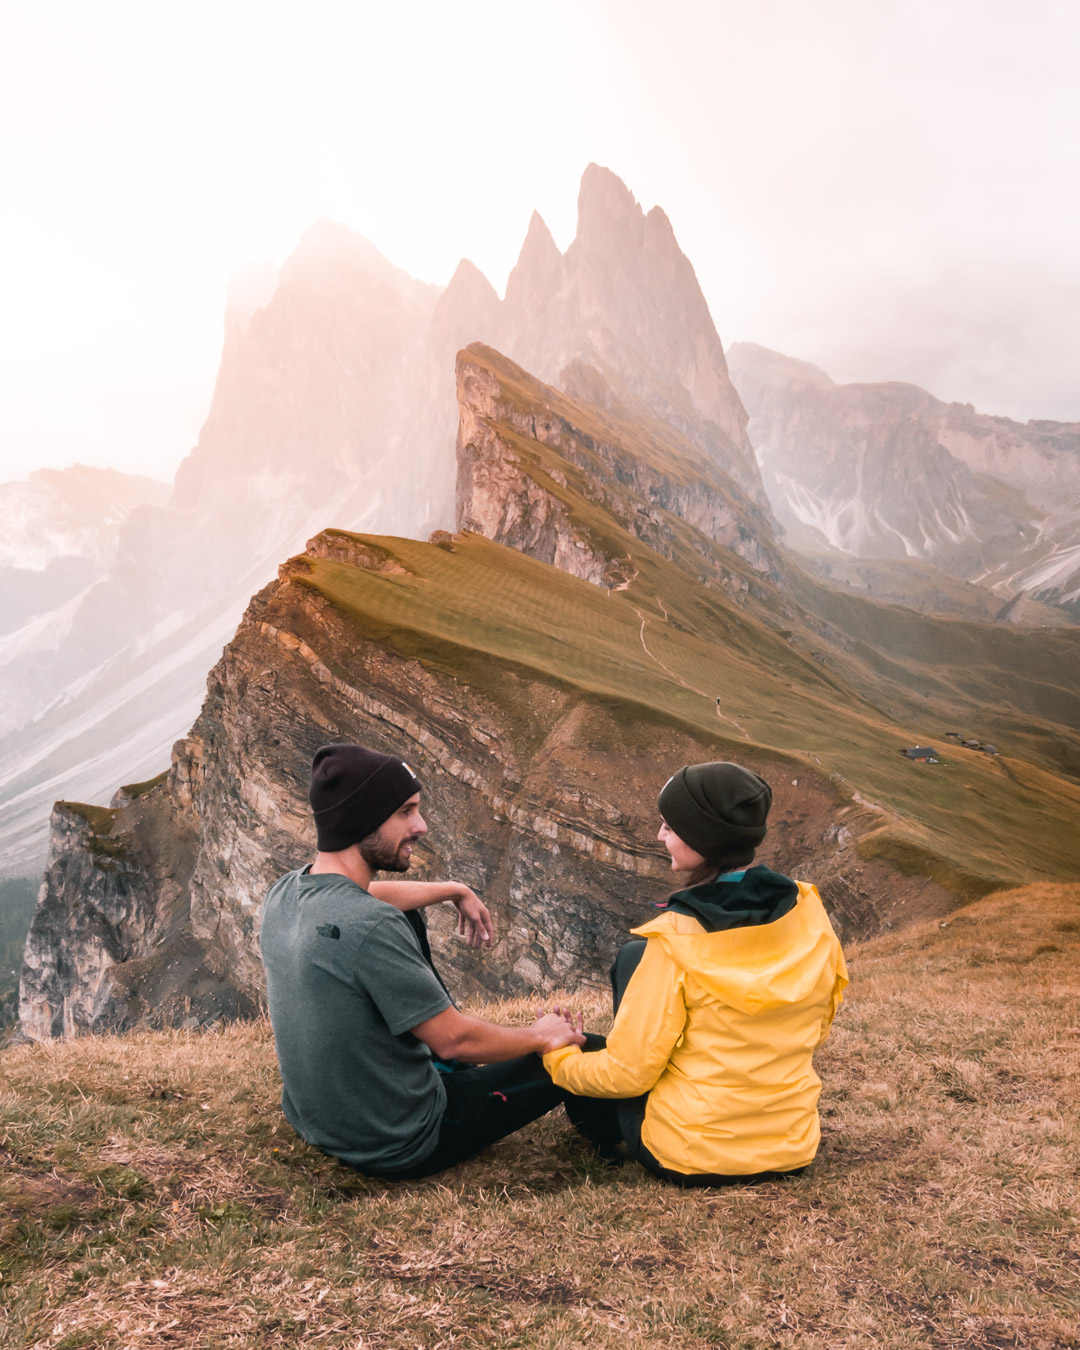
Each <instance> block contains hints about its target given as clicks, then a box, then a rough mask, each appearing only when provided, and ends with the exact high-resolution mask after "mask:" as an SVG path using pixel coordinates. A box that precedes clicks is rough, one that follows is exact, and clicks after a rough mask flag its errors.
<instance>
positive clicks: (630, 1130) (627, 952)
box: [576, 938, 806, 1187]
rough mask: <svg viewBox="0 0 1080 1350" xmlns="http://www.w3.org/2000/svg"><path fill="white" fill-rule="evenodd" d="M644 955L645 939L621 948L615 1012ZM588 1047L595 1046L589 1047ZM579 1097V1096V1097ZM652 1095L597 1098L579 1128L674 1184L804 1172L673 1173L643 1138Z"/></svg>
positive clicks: (614, 975)
mask: <svg viewBox="0 0 1080 1350" xmlns="http://www.w3.org/2000/svg"><path fill="white" fill-rule="evenodd" d="M644 955H645V939H644V938H634V939H633V941H631V942H627V943H624V944H623V946H622V947H620V948H619V951H618V954H617V955H616V957H615V960H614V961H613V962H612V965H611V1001H612V1005H613V1008H614V1011H615V1012H618V1011H619V1004H620V1003H621V1002H622V999H623V995H624V994H625V993H626V986H627V985H628V984H629V983H630V977H631V976H632V975H633V973H634V971H635V970H637V968H638V966H639V965H640V964H641V958H642V957H643V956H644ZM585 1048H586V1049H587V1050H591V1049H593V1048H594V1047H592V1046H586V1047H585ZM579 1100H580V1099H579ZM648 1100H649V1094H648V1093H647V1092H646V1093H645V1094H644V1095H643V1096H641V1097H625V1098H622V1099H621V1100H612V1099H610V1098H607V1099H603V1100H601V1099H596V1100H595V1101H594V1103H593V1106H594V1108H595V1109H594V1110H593V1111H591V1112H588V1113H584V1114H583V1115H582V1118H581V1120H580V1121H579V1122H576V1123H577V1125H578V1129H579V1130H581V1132H582V1133H583V1134H586V1135H588V1137H589V1138H590V1139H592V1141H593V1143H594V1144H595V1145H596V1146H597V1148H598V1149H599V1150H600V1152H601V1153H605V1154H610V1153H612V1152H614V1151H615V1149H616V1148H617V1147H618V1144H619V1143H620V1142H622V1143H623V1144H625V1145H626V1147H627V1149H628V1150H629V1152H630V1155H631V1157H633V1158H635V1159H636V1160H637V1161H638V1162H639V1163H640V1164H641V1165H642V1167H644V1168H645V1170H646V1171H647V1172H651V1173H652V1175H653V1176H654V1177H658V1178H659V1179H660V1180H661V1181H666V1182H669V1183H670V1184H671V1185H673V1186H685V1187H699V1186H738V1185H747V1184H749V1183H753V1182H756V1181H769V1180H772V1179H774V1178H778V1177H785V1176H787V1177H790V1176H797V1175H798V1174H799V1173H800V1172H805V1171H806V1168H805V1167H797V1168H794V1169H792V1171H790V1172H754V1173H752V1174H751V1175H748V1176H723V1175H721V1174H720V1173H716V1172H674V1171H672V1170H671V1168H669V1167H665V1166H664V1164H663V1163H662V1162H660V1161H659V1160H658V1159H657V1158H656V1157H655V1156H654V1155H653V1154H652V1153H651V1152H650V1151H649V1150H648V1149H647V1148H646V1147H645V1144H644V1143H643V1142H642V1139H641V1127H642V1125H643V1124H644V1122H645V1106H646V1104H647V1103H648Z"/></svg>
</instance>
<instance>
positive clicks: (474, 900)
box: [453, 886, 495, 947]
mask: <svg viewBox="0 0 1080 1350" xmlns="http://www.w3.org/2000/svg"><path fill="white" fill-rule="evenodd" d="M453 903H454V906H455V907H456V909H457V912H458V918H457V931H458V935H459V936H460V937H463V938H464V939H465V941H466V942H467V943H468V945H469V946H470V947H490V946H491V940H492V938H493V937H494V936H495V926H494V924H493V923H492V922H491V914H490V913H489V911H488V907H487V905H485V904H484V902H483V901H482V900H481V899H480V897H479V896H478V895H477V894H476V892H475V891H471V890H470V889H469V888H468V886H461V887H460V894H459V895H455V896H454V897H453Z"/></svg>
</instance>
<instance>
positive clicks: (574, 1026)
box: [532, 1008, 585, 1055]
mask: <svg viewBox="0 0 1080 1350" xmlns="http://www.w3.org/2000/svg"><path fill="white" fill-rule="evenodd" d="M532 1029H533V1031H534V1032H535V1033H536V1034H537V1036H538V1037H539V1039H540V1042H541V1043H540V1045H539V1046H538V1047H537V1051H536V1053H537V1054H538V1055H546V1054H548V1053H549V1052H550V1051H552V1050H561V1049H562V1048H563V1046H564V1045H584V1044H585V1016H584V1014H583V1013H578V1014H577V1015H576V1016H575V1015H574V1013H573V1012H571V1011H570V1009H569V1008H553V1009H552V1011H551V1012H545V1011H544V1009H543V1008H537V1010H536V1021H535V1022H534V1023H533V1025H532Z"/></svg>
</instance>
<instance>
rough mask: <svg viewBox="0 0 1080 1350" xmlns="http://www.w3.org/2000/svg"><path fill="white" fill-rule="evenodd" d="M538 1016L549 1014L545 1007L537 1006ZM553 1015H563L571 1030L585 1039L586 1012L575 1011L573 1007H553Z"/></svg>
mask: <svg viewBox="0 0 1080 1350" xmlns="http://www.w3.org/2000/svg"><path fill="white" fill-rule="evenodd" d="M536 1015H537V1017H547V1016H548V1015H549V1014H548V1013H547V1011H546V1009H544V1008H537V1010H536ZM550 1015H551V1016H554V1017H561V1018H562V1019H563V1021H564V1022H565V1023H566V1025H567V1026H568V1027H569V1028H570V1030H571V1031H573V1032H575V1033H576V1034H577V1035H578V1036H580V1037H581V1038H582V1041H584V1038H585V1014H584V1013H580V1012H579V1013H575V1012H574V1011H573V1010H572V1009H571V1008H552V1010H551V1014H550Z"/></svg>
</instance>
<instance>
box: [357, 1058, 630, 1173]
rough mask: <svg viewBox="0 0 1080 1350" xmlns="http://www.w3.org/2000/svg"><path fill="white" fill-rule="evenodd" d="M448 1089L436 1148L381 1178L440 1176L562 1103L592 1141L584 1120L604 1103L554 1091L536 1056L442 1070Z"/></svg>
mask: <svg viewBox="0 0 1080 1350" xmlns="http://www.w3.org/2000/svg"><path fill="white" fill-rule="evenodd" d="M603 1046H604V1038H603V1036H592V1035H590V1036H588V1037H587V1038H586V1045H585V1049H586V1050H600V1049H602V1048H603ZM442 1068H443V1073H442V1081H443V1086H444V1087H445V1088H446V1111H445V1112H444V1113H443V1118H442V1123H441V1124H440V1126H439V1136H438V1139H437V1140H436V1142H435V1147H434V1149H433V1150H432V1151H431V1153H429V1154H428V1156H427V1157H426V1158H423V1159H422V1160H421V1161H420V1162H418V1163H414V1164H413V1165H412V1166H411V1167H404V1168H400V1169H399V1170H397V1171H394V1172H380V1173H379V1174H378V1175H379V1176H380V1177H385V1178H387V1179H390V1180H395V1181H405V1180H414V1179H416V1178H418V1177H429V1176H431V1175H432V1174H433V1173H435V1172H443V1171H445V1170H446V1168H448V1167H453V1166H455V1165H456V1164H457V1163H460V1162H464V1161H465V1160H466V1159H467V1158H472V1157H475V1155H476V1154H477V1153H480V1152H481V1151H482V1150H483V1149H485V1148H487V1146H488V1145H489V1144H494V1143H495V1142H496V1140H499V1139H505V1138H506V1136H507V1135H508V1134H513V1133H514V1131H515V1130H520V1129H521V1128H522V1127H523V1126H524V1125H528V1124H529V1123H530V1122H531V1121H534V1120H538V1119H539V1118H540V1116H544V1115H547V1113H548V1112H549V1111H552V1110H554V1109H555V1107H556V1106H559V1105H560V1104H561V1103H564V1104H565V1105H566V1113H567V1115H568V1116H569V1117H570V1119H571V1120H572V1121H573V1122H574V1124H575V1125H577V1127H578V1128H579V1129H580V1130H581V1132H582V1133H583V1134H587V1135H588V1136H589V1137H590V1138H591V1137H592V1131H591V1130H590V1129H589V1128H588V1121H589V1120H591V1119H592V1117H593V1116H596V1115H602V1114H603V1110H602V1108H603V1107H604V1106H606V1103H603V1102H599V1101H597V1100H596V1099H595V1098H591V1097H575V1096H574V1095H573V1094H572V1093H570V1092H567V1091H565V1089H563V1088H559V1087H556V1086H555V1084H554V1083H553V1082H552V1081H551V1079H550V1078H549V1077H548V1075H547V1071H546V1070H545V1069H544V1064H543V1061H542V1060H541V1058H540V1056H539V1055H521V1056H520V1057H519V1058H517V1059H508V1060H505V1061H504V1062H503V1063H502V1064H484V1065H482V1066H480V1067H474V1066H462V1067H458V1066H457V1065H444V1066H442Z"/></svg>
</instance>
